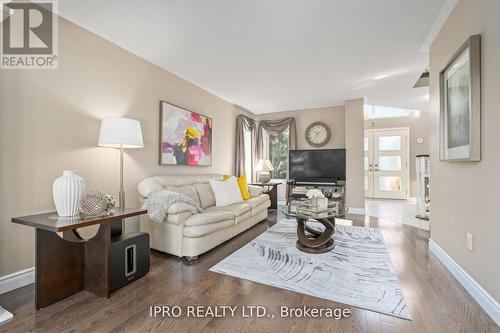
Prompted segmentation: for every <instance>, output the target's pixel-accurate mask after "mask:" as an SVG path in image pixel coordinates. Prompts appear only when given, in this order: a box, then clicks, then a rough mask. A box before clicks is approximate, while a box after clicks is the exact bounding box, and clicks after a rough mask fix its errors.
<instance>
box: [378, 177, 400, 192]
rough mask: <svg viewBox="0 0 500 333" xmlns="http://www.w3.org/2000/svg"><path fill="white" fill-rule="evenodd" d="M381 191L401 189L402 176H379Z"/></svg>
mask: <svg viewBox="0 0 500 333" xmlns="http://www.w3.org/2000/svg"><path fill="white" fill-rule="evenodd" d="M378 189H379V191H392V192H394V191H397V192H399V191H401V177H399V176H380V177H379V178H378Z"/></svg>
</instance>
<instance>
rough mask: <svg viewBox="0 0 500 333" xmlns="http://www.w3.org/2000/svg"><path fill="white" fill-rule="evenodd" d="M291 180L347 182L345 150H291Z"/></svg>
mask: <svg viewBox="0 0 500 333" xmlns="http://www.w3.org/2000/svg"><path fill="white" fill-rule="evenodd" d="M288 161H289V166H290V175H289V178H290V179H296V180H297V179H299V180H317V179H337V180H345V149H311V150H290V153H289V160H288Z"/></svg>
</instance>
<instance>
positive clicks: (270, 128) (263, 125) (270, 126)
mask: <svg viewBox="0 0 500 333" xmlns="http://www.w3.org/2000/svg"><path fill="white" fill-rule="evenodd" d="M287 128H288V150H294V149H297V130H296V123H295V118H293V117H288V118H284V119H274V120H261V121H259V126H258V127H257V142H256V155H257V158H256V160H257V161H258V160H259V159H263V158H264V133H263V131H264V130H265V131H266V132H267V133H269V134H270V135H278V134H280V133H281V132H283V131H285V130H286V129H287Z"/></svg>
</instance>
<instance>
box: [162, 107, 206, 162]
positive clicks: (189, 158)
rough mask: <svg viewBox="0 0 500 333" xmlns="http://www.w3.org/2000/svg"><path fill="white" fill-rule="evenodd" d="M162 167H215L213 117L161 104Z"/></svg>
mask: <svg viewBox="0 0 500 333" xmlns="http://www.w3.org/2000/svg"><path fill="white" fill-rule="evenodd" d="M160 164H167V165H199V166H211V165H212V118H209V117H206V116H203V115H201V114H198V113H195V112H191V111H188V110H186V109H183V108H180V107H178V106H176V105H173V104H169V103H167V102H164V101H161V102H160Z"/></svg>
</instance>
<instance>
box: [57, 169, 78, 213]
mask: <svg viewBox="0 0 500 333" xmlns="http://www.w3.org/2000/svg"><path fill="white" fill-rule="evenodd" d="M84 193H85V182H84V181H83V178H82V177H80V176H78V175H77V174H76V173H74V172H73V171H63V175H62V176H61V177H59V178H57V179H56V180H55V181H54V184H53V185H52V194H53V195H54V203H55V205H56V210H57V214H58V215H59V216H62V217H65V216H75V215H78V210H79V208H80V199H81V197H82V195H83V194H84Z"/></svg>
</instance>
